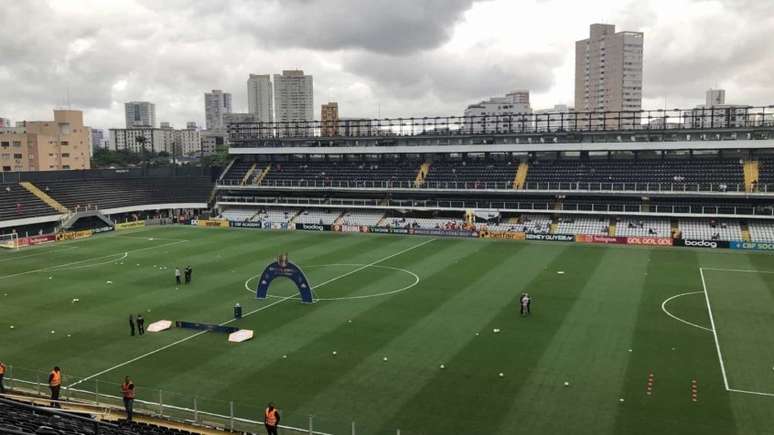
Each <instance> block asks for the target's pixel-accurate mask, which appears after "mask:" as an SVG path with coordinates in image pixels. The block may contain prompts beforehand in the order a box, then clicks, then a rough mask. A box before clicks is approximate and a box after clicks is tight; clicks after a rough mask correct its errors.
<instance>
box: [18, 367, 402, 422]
mask: <svg viewBox="0 0 774 435" xmlns="http://www.w3.org/2000/svg"><path fill="white" fill-rule="evenodd" d="M5 381H6V382H5V383H6V388H7V389H12V390H15V391H23V392H25V393H28V394H34V395H36V396H38V397H47V396H48V395H49V390H48V372H44V371H41V370H34V369H27V368H21V367H16V366H12V365H9V366H8V370H7V372H6V375H5ZM62 386H63V387H62V390H61V394H60V400H65V401H72V402H79V403H85V404H88V405H93V406H96V407H104V408H114V409H121V410H122V409H123V401H122V398H121V396H120V393H121V385H120V384H119V383H114V382H107V381H103V380H99V379H88V378H79V377H77V376H72V375H69V374H63V376H62ZM135 393H136V399H135V401H134V412H135V413H137V414H144V415H148V416H152V417H157V418H163V419H169V420H173V421H178V422H183V423H189V424H196V425H203V426H208V427H215V428H221V429H225V430H230V431H239V432H255V433H262V432H263V431H264V428H263V412H264V404H263V403H259V402H258V401H254V402H252V403H247V402H245V401H233V400H231V401H225V400H220V399H213V398H208V397H203V396H191V395H189V394H183V393H177V392H172V391H168V390H161V389H157V388H148V387H143V386H141V385H138V386H137V387H136V389H135ZM280 415H281V417H282V418H281V424H280V426H279V427H280V429H282V433H285V434H308V435H333V434H339V435H343V434H352V435H356V434H357V433H369V434H371V433H374V431H372V430H366V429H367V428H366V427H364V426H361V425H359V424H356V422H355V421H353V420H345V419H343V418H334V417H328V416H321V415H316V414H315V413H314V412H311V411H310V412H305V411H304V410H297V411H295V412H293V413H289V412H286V411H284V410H282V409H280ZM372 429H373V428H372ZM397 432H398V433H400V431H399V430H398V431H397ZM390 433H394V432H390Z"/></svg>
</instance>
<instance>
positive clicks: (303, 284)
mask: <svg viewBox="0 0 774 435" xmlns="http://www.w3.org/2000/svg"><path fill="white" fill-rule="evenodd" d="M281 276H284V277H285V278H288V279H290V280H291V281H293V283H295V284H296V287H297V288H298V293H299V294H300V296H301V302H303V303H305V304H311V303H313V302H314V298H313V297H312V286H311V285H309V280H307V279H306V275H304V272H303V271H302V270H301V268H300V267H298V266H296V265H295V264H293V263H291V262H290V261H288V255H287V254H284V255H280V257H279V259H277V261H275V262H274V263H271V264H270V265H268V266H266V269H264V270H263V273H262V274H261V279H260V280H259V281H258V288H256V289H255V297H256V298H258V299H266V297H267V296H268V294H269V285H270V284H271V282H272V281H274V278H277V277H281Z"/></svg>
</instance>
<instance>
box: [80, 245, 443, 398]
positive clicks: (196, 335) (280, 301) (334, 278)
mask: <svg viewBox="0 0 774 435" xmlns="http://www.w3.org/2000/svg"><path fill="white" fill-rule="evenodd" d="M434 240H436V239H428V240H425V241H424V242H422V243H419V244H416V245H414V246H410V247H408V248H406V249H404V250H402V251H398V252H396V253H394V254H391V255H388V256H386V257H384V258H380V259H378V260H376V261H373V262H371V263H368V264H364V265H362V266H360V267H358V268H356V269H353V270H351V271H349V272H347V273H343V274H341V275H339V276H335V277H333V278H331V279H329V280H327V281H323V282H321V283H320V284H317V285H315V286H313V287H312V288H316V287H322V286H325V285H328V284H330V283H332V282H336V281H338V280H340V279H342V278H346V277H348V276H350V275H352V274H355V273H357V272H360V271H361V270H363V269H366V268H368V267H371V266H374V265H377V264H379V263H382V262H384V261H387V260H389V259H391V258H394V257H397V256H398V255H401V254H405V253H406V252H409V251H413V250H414V249H417V248H420V247H422V246H425V245H427V244H428V243H430V242H432V241H434ZM294 297H295V295H290V296H286V297H284V298H282V299H279V300H277V301H275V302H272V303H270V304H269V305H264V306H262V307H260V308H256V309H254V310H252V311H248V312H247V313H245V314H244V315H243V316H242V318H245V317H247V316H251V315H253V314H255V313H258V312H260V311H263V310H265V309H268V308H271V307H273V306H275V305H279V304H281V303H283V302H285V301H287V300H289V299H292V298H294ZM236 320H237V319H235V318H234V319H229V320H226V321H225V322H221V323H219V324H218V326H225V325H228V324H229V323H232V322H235V321H236ZM208 332H210V331H200V332H197V333H195V334H193V335H189V336H188V337H185V338H181V339H180V340H177V341H174V342H172V343H169V344H166V345H164V346H161V347H160V348H158V349H155V350H152V351H150V352H146V353H144V354H142V355H140V356H137V357H134V358H132V359H130V360H127V361H124V362H122V363H120V364H116V365H114V366H113V367H110V368H107V369H105V370H102V371H101V372H98V373H94V374H93V375H89V376H87V377H85V378H83V379H81V380H79V381H77V382H73V383H72V384H70V385H68V386H67V387H66V388H71V387H74V386H76V385H79V384H81V383H83V382H86V381H90V380H92V379H94V378H96V377H98V376H102V375H104V374H106V373H110V372H111V371H113V370H115V369H119V368H121V367H124V366H127V365H129V364H131V363H134V362H137V361H139V360H141V359H143V358H147V357H149V356H151V355H155V354H157V353H159V352H162V351H164V350H167V349H169V348H171V347H173V346H177V345H178V344H182V343H185V342H186V341H188V340H192V339H194V338H196V337H199V336H201V335H204V334H206V333H208Z"/></svg>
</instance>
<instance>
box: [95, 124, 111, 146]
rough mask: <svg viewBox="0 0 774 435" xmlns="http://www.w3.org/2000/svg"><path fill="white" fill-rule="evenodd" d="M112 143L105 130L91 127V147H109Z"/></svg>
mask: <svg viewBox="0 0 774 435" xmlns="http://www.w3.org/2000/svg"><path fill="white" fill-rule="evenodd" d="M109 144H110V141H109V140H108V136H107V135H106V134H105V130H102V129H101V128H92V129H91V147H92V150H98V149H107V148H108V146H109Z"/></svg>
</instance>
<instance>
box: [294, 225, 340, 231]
mask: <svg viewBox="0 0 774 435" xmlns="http://www.w3.org/2000/svg"><path fill="white" fill-rule="evenodd" d="M296 229H297V230H304V231H330V230H331V226H330V225H318V224H296Z"/></svg>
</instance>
